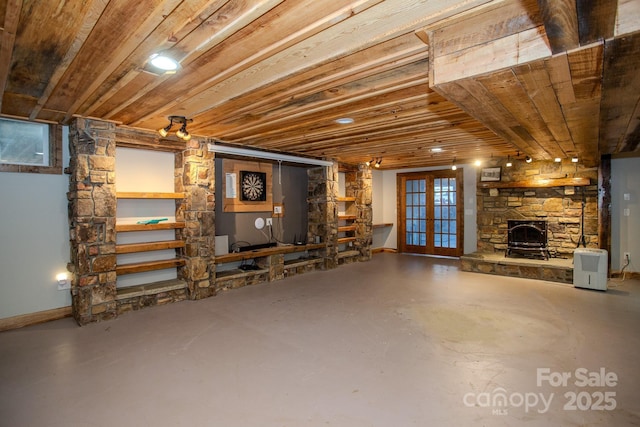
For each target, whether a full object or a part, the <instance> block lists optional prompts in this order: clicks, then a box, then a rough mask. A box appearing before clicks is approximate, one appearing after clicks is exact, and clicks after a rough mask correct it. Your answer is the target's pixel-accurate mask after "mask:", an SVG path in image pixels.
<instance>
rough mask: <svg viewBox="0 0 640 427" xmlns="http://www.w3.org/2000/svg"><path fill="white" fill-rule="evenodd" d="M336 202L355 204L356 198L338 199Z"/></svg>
mask: <svg viewBox="0 0 640 427" xmlns="http://www.w3.org/2000/svg"><path fill="white" fill-rule="evenodd" d="M336 200H337V201H338V202H355V201H356V198H355V197H337V198H336Z"/></svg>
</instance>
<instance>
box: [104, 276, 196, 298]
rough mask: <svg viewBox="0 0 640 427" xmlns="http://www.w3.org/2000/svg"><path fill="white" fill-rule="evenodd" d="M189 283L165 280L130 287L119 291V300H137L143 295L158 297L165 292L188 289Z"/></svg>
mask: <svg viewBox="0 0 640 427" xmlns="http://www.w3.org/2000/svg"><path fill="white" fill-rule="evenodd" d="M186 288H187V282H185V281H184V280H179V279H173V280H163V281H160V282H153V283H145V284H143V285H136V286H128V287H126V288H119V289H118V290H117V296H116V299H117V300H125V299H128V298H136V297H140V296H143V295H146V296H148V295H157V294H161V293H164V292H170V291H176V290H179V289H186Z"/></svg>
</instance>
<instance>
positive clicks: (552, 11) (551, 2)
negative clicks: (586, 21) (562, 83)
mask: <svg viewBox="0 0 640 427" xmlns="http://www.w3.org/2000/svg"><path fill="white" fill-rule="evenodd" d="M538 6H539V7H540V14H541V15H542V20H543V21H544V29H545V31H546V32H547V38H548V39H549V43H550V44H551V51H552V52H553V53H554V54H556V53H560V52H564V51H566V50H569V49H574V48H576V47H578V46H580V38H579V32H578V12H577V10H576V3H575V0H538Z"/></svg>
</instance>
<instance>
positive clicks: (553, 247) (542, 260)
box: [462, 159, 599, 283]
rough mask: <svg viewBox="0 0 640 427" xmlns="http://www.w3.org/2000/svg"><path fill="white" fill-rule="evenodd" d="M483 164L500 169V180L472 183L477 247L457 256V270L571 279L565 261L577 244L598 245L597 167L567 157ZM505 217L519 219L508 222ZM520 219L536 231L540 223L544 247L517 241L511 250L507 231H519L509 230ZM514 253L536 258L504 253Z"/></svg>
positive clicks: (561, 279) (511, 219) (565, 280)
mask: <svg viewBox="0 0 640 427" xmlns="http://www.w3.org/2000/svg"><path fill="white" fill-rule="evenodd" d="M488 166H492V167H501V168H502V170H501V172H502V173H501V179H500V181H498V182H481V181H478V188H477V210H478V214H477V217H478V250H477V252H476V253H474V254H466V255H465V256H463V257H462V269H463V270H465V271H478V272H483V273H490V274H499V275H507V276H514V277H528V278H537V279H543V280H552V281H559V282H565V283H571V280H572V279H571V276H572V265H571V261H572V259H573V252H574V250H575V249H576V248H577V247H578V244H584V245H585V246H586V247H590V248H598V247H599V241H598V186H597V182H598V169H597V167H593V168H587V167H584V166H582V165H581V164H580V163H578V164H576V163H571V161H570V160H568V159H567V160H565V161H563V162H561V163H556V162H554V161H534V162H532V163H525V162H524V161H519V162H514V164H513V167H510V168H507V167H505V165H504V164H502V163H501V162H500V161H499V160H495V161H494V162H493V164H490V165H488ZM509 221H524V222H512V223H511V225H510V222H509ZM521 223H530V224H537V226H538V228H540V229H542V228H543V226H542V224H544V230H546V232H545V233H543V234H546V247H545V246H544V245H543V244H541V243H536V244H535V245H537V247H535V248H534V247H533V246H530V247H529V249H527V250H523V249H524V248H526V246H523V245H520V246H518V248H519V250H518V251H514V248H515V246H511V247H510V242H509V235H510V233H509V231H510V230H511V231H512V232H513V231H523V230H522V229H521V228H517V229H515V230H514V224H521ZM530 231H531V230H530ZM512 237H513V236H512ZM520 237H522V236H520ZM526 237H527V238H528V237H529V236H526ZM540 237H541V238H542V236H540ZM516 252H517V253H518V254H520V255H522V254H526V253H528V254H529V255H532V254H539V256H537V257H530V258H537V259H525V258H527V257H522V256H520V257H517V258H519V259H516V257H507V256H506V255H512V254H515V253H516Z"/></svg>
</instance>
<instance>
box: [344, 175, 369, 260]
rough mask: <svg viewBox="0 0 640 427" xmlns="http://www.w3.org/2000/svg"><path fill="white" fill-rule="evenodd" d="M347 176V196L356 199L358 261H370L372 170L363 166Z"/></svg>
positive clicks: (355, 245) (356, 247)
mask: <svg viewBox="0 0 640 427" xmlns="http://www.w3.org/2000/svg"><path fill="white" fill-rule="evenodd" d="M347 175H348V176H347V177H346V179H345V186H346V188H345V194H346V195H348V196H352V197H355V199H356V202H355V206H356V220H355V225H356V241H355V242H354V247H355V249H357V250H358V251H359V252H360V256H359V257H358V261H369V260H370V259H371V245H372V244H373V209H372V182H373V181H372V174H371V169H370V168H369V167H367V166H365V165H364V164H361V165H360V166H359V167H358V171H357V172H348V173H347ZM350 175H355V176H350Z"/></svg>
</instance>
